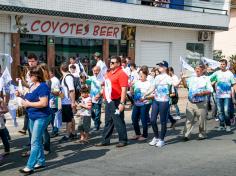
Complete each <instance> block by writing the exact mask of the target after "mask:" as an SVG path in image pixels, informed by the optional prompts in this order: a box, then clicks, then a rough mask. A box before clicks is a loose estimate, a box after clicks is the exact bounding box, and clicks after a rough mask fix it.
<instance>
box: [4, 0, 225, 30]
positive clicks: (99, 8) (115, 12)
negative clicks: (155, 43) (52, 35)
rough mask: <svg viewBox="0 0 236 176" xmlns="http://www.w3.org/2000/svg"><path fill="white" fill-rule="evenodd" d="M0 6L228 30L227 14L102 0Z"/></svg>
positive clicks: (16, 0)
mask: <svg viewBox="0 0 236 176" xmlns="http://www.w3.org/2000/svg"><path fill="white" fill-rule="evenodd" d="M0 4H2V5H10V6H20V7H28V8H37V9H47V10H54V11H64V12H72V13H83V14H94V15H102V16H112V17H123V18H134V19H143V20H154V21H166V22H175V23H186V24H198V25H209V26H221V27H227V26H228V22H229V18H228V16H226V15H220V14H209V13H200V12H191V11H184V10H175V9H168V8H158V7H151V6H141V5H135V4H126V3H117V2H111V1H101V0H66V1H65V0H53V1H52V0H40V1H32V0H10V1H9V0H0ZM222 8H223V7H222Z"/></svg>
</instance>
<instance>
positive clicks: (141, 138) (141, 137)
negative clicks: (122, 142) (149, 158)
mask: <svg viewBox="0 0 236 176" xmlns="http://www.w3.org/2000/svg"><path fill="white" fill-rule="evenodd" d="M145 140H147V138H145V137H143V136H140V137H139V138H138V141H145Z"/></svg>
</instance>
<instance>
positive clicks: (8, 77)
mask: <svg viewBox="0 0 236 176" xmlns="http://www.w3.org/2000/svg"><path fill="white" fill-rule="evenodd" d="M1 79H2V81H3V85H6V84H7V83H9V82H10V81H11V80H12V78H11V74H10V72H9V70H8V68H7V67H6V68H5V70H4V72H3V73H2V76H1Z"/></svg>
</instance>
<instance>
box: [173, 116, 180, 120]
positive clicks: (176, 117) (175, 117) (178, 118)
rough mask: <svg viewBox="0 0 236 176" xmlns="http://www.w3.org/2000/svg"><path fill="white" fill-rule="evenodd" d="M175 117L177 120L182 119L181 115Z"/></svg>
mask: <svg viewBox="0 0 236 176" xmlns="http://www.w3.org/2000/svg"><path fill="white" fill-rule="evenodd" d="M173 119H175V120H180V119H181V117H180V116H174V117H173Z"/></svg>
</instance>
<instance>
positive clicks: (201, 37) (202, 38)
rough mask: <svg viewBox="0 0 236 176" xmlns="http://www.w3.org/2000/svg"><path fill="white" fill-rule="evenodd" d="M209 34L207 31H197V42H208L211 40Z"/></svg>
mask: <svg viewBox="0 0 236 176" xmlns="http://www.w3.org/2000/svg"><path fill="white" fill-rule="evenodd" d="M211 35H212V34H211V32H209V31H199V33H198V41H209V40H211Z"/></svg>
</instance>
